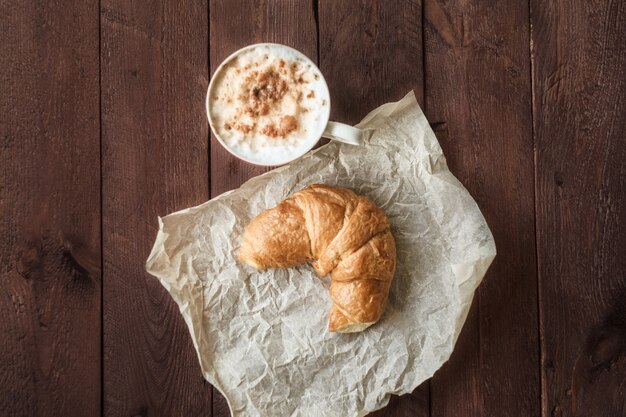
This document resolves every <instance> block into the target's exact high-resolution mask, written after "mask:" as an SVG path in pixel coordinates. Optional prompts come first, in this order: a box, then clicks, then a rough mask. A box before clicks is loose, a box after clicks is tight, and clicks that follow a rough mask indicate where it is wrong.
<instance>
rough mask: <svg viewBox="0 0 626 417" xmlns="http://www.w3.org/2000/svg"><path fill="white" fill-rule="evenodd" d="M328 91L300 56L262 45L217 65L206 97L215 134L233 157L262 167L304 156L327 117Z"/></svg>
mask: <svg viewBox="0 0 626 417" xmlns="http://www.w3.org/2000/svg"><path fill="white" fill-rule="evenodd" d="M329 106H330V103H329V97H328V88H327V87H326V84H325V82H324V80H323V78H322V76H321V74H320V72H319V70H318V69H317V67H315V65H313V64H312V63H311V61H309V60H308V59H307V58H306V57H304V56H303V55H301V54H300V53H299V52H297V51H295V50H292V49H290V48H286V47H284V46H281V45H274V44H262V45H255V46H253V47H250V48H246V49H243V50H241V51H240V52H239V53H237V54H235V55H234V56H233V57H231V58H230V59H229V60H228V61H226V62H225V63H224V64H222V66H221V68H220V70H219V71H218V73H216V74H215V79H214V80H213V81H212V87H211V89H210V91H209V113H210V118H211V124H212V127H213V129H214V130H215V133H216V134H217V135H218V136H219V137H220V139H221V140H222V141H223V142H224V144H225V145H226V147H227V148H229V149H230V150H231V151H232V152H233V153H235V154H237V155H240V156H242V157H244V158H246V159H248V160H250V161H252V162H256V163H263V164H266V165H271V164H282V163H285V162H287V161H289V160H291V159H293V158H295V157H297V156H299V155H301V154H302V153H304V152H306V151H308V149H310V148H311V147H312V146H313V144H314V143H315V142H317V140H318V139H319V137H320V136H321V133H322V131H323V129H324V126H325V124H326V122H327V120H328V115H329V111H330V110H329Z"/></svg>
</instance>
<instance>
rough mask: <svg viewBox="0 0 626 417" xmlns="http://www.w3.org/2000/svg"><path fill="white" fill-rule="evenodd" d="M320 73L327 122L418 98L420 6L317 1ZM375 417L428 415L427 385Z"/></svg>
mask: <svg viewBox="0 0 626 417" xmlns="http://www.w3.org/2000/svg"><path fill="white" fill-rule="evenodd" d="M318 7H319V44H320V49H319V53H320V69H321V70H322V73H323V74H324V77H325V78H326V81H327V82H328V85H329V88H330V96H331V119H333V120H337V121H340V122H345V123H352V124H354V123H357V122H358V121H360V120H361V119H362V118H363V117H364V116H365V115H366V114H367V113H368V112H369V111H370V110H373V109H374V108H375V107H377V106H379V105H381V104H383V103H386V102H389V101H395V100H399V99H401V98H402V97H404V95H405V94H406V93H408V92H409V91H410V90H414V91H415V94H416V95H417V97H418V101H420V102H421V101H422V96H423V63H422V55H423V54H422V26H421V25H422V5H421V2H420V1H413V2H408V1H390V2H375V1H374V2H372V1H358V2H356V1H348V0H341V1H330V0H320V1H319V6H318ZM373 415H375V416H381V417H382V416H398V417H400V416H428V415H429V386H428V382H425V383H424V384H422V385H420V386H419V387H418V388H417V389H416V390H415V391H414V392H413V393H412V394H410V395H404V396H401V397H400V398H393V399H392V400H391V401H390V404H389V406H387V407H386V408H384V409H382V410H380V411H378V412H376V413H374V414H373Z"/></svg>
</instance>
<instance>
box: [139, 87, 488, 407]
mask: <svg viewBox="0 0 626 417" xmlns="http://www.w3.org/2000/svg"><path fill="white" fill-rule="evenodd" d="M357 127H359V128H361V129H365V130H367V131H368V136H369V138H368V140H366V144H365V145H364V146H352V145H345V144H341V143H337V142H331V143H329V144H327V145H325V146H322V147H320V148H319V149H317V150H315V151H312V152H310V153H309V154H307V155H306V156H304V157H303V158H301V159H299V160H297V161H295V162H293V163H291V164H289V165H287V166H283V167H281V168H278V169H275V170H273V171H271V172H268V173H266V174H264V175H261V176H259V177H256V178H253V179H251V180H250V181H248V182H246V183H245V184H244V185H242V186H241V188H239V189H237V190H234V191H231V192H228V193H225V194H222V195H220V196H219V197H216V198H214V199H212V200H210V201H208V202H206V203H204V204H202V205H200V206H197V207H192V208H189V209H185V210H182V211H179V212H176V213H173V214H170V215H168V216H165V217H163V218H161V219H159V225H160V230H159V233H158V236H157V238H156V241H155V243H154V247H153V249H152V253H151V254H150V257H149V259H148V261H147V270H148V272H150V273H151V274H152V275H154V276H156V277H157V278H158V279H159V280H160V281H161V283H162V284H163V286H164V287H165V288H166V289H167V291H168V292H169V293H170V294H171V296H172V298H173V299H174V300H175V301H176V303H178V305H179V307H180V311H181V313H182V315H183V317H184V318H185V321H186V323H187V325H188V326H189V331H190V332H191V337H192V340H193V343H194V346H195V348H196V350H197V352H198V357H199V359H200V365H201V367H202V371H203V374H204V377H205V378H206V379H207V381H209V382H210V383H211V384H213V385H214V386H215V387H217V388H218V389H219V390H220V391H221V392H222V393H223V394H224V396H225V397H226V399H227V401H228V405H229V407H230V410H231V413H232V415H233V416H263V417H268V416H276V417H286V416H316V417H318V416H333V417H335V416H347V417H350V416H363V415H366V414H367V413H369V412H371V411H373V410H376V409H379V408H382V407H384V406H385V405H386V404H387V402H388V401H389V396H390V394H398V395H399V394H404V393H408V392H411V391H413V389H415V388H416V387H417V386H418V385H419V384H420V383H421V382H422V381H424V380H426V379H427V378H429V377H431V376H432V375H433V373H434V372H435V371H436V370H437V369H438V368H439V367H441V365H442V364H443V363H444V362H445V361H446V360H447V359H448V357H449V356H450V354H451V353H452V349H453V347H454V344H455V342H456V340H457V337H458V335H459V332H460V330H461V327H462V325H463V322H464V321H465V318H466V316H467V312H468V309H469V307H470V303H471V301H472V297H473V295H474V290H475V289H476V287H477V286H478V284H479V283H480V281H481V280H482V277H483V276H484V274H485V272H486V270H487V268H488V267H489V264H490V263H491V261H492V260H493V258H494V256H495V254H496V249H495V244H494V241H493V237H492V235H491V232H490V231H489V228H488V227H487V224H486V222H485V219H484V218H483V216H482V214H481V212H480V210H479V209H478V207H477V205H476V203H475V202H474V200H473V199H472V197H471V196H470V195H469V193H468V192H467V190H466V189H465V188H464V187H463V186H462V185H461V183H460V182H459V181H458V180H457V179H456V178H455V177H454V176H453V175H452V174H451V173H450V171H449V170H448V168H447V166H446V161H445V158H444V156H443V153H442V151H441V148H440V146H439V143H438V142H437V139H436V138H435V135H434V133H433V131H432V130H431V128H430V126H429V124H428V121H427V120H426V117H425V116H424V114H423V113H422V111H421V109H420V108H419V106H418V104H417V101H416V99H415V95H414V94H413V92H411V93H409V94H408V95H407V96H406V97H404V98H403V99H402V100H400V101H399V102H396V103H388V104H385V105H382V106H380V107H379V108H377V109H376V110H374V111H372V112H371V113H370V114H368V115H367V116H366V117H365V119H363V121H362V122H361V123H359V124H358V125H357ZM311 183H326V184H331V185H338V186H343V187H349V188H351V189H353V190H354V191H356V192H357V193H360V194H364V195H367V196H369V197H370V198H371V199H372V200H373V201H374V202H375V203H376V204H377V205H378V206H379V207H381V208H383V209H384V210H385V211H386V213H387V215H388V217H389V220H390V222H391V225H392V232H393V235H394V237H395V240H396V245H397V249H398V262H397V264H398V268H397V271H396V275H395V278H394V281H393V284H392V286H391V291H390V295H389V301H388V304H387V309H386V311H385V313H384V315H383V317H382V318H381V320H380V321H379V322H378V323H377V324H376V325H374V326H372V327H370V328H369V329H367V330H366V331H365V332H362V333H356V334H331V333H329V332H328V330H327V326H328V323H327V320H328V311H329V308H330V306H331V303H332V301H331V299H330V295H329V292H328V288H329V281H328V278H326V279H320V278H318V277H317V276H316V275H315V273H314V272H313V269H312V268H311V267H310V266H309V265H303V266H301V267H298V268H292V269H277V270H270V271H263V272H261V271H256V270H254V269H252V268H250V267H247V266H244V265H241V264H239V263H238V262H237V260H236V251H237V249H238V248H239V244H240V241H241V235H242V232H243V229H244V227H245V226H246V225H247V224H248V222H249V221H250V220H251V219H252V218H253V217H254V216H256V215H257V214H259V213H260V212H261V211H263V210H265V209H267V208H270V207H274V206H275V205H277V204H278V203H279V202H280V201H281V200H283V199H284V198H286V197H288V196H290V195H291V194H293V193H294V192H296V191H298V190H300V189H301V188H303V187H305V186H306V185H308V184H311Z"/></svg>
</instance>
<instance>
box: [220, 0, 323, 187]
mask: <svg viewBox="0 0 626 417" xmlns="http://www.w3.org/2000/svg"><path fill="white" fill-rule="evenodd" d="M209 14H210V18H211V23H210V28H211V35H210V37H211V72H213V71H214V70H215V69H216V68H217V67H218V66H219V64H220V63H221V62H222V61H223V60H224V59H225V58H226V57H227V56H228V55H230V54H231V53H233V52H235V51H236V50H237V49H239V48H242V47H244V46H246V45H249V44H253V43H260V42H276V43H281V44H284V45H288V46H291V47H293V48H296V49H298V50H299V51H301V52H303V53H304V54H306V55H307V56H308V57H309V58H311V59H312V60H313V61H314V62H317V30H316V25H315V14H314V7H313V6H312V3H311V1H305V0H295V1H281V0H262V1H247V0H234V1H233V0H210V12H209ZM267 170H268V168H264V167H259V166H255V165H252V164H248V163H245V162H243V161H240V160H239V159H237V158H235V157H233V156H232V155H231V154H230V153H228V152H227V151H226V150H225V149H224V148H223V147H222V146H221V145H220V144H219V143H218V142H217V140H216V139H215V137H212V138H211V196H212V197H215V196H217V195H219V194H221V193H223V192H225V191H229V190H232V189H234V188H237V187H239V186H240V185H241V184H242V183H244V182H245V181H246V180H248V179H250V178H252V177H254V176H256V175H259V174H261V173H263V172H265V171H267Z"/></svg>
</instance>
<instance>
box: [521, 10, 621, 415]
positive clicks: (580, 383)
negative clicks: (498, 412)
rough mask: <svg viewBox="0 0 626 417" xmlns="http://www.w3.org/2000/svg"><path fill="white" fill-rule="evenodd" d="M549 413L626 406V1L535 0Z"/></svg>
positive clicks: (603, 411)
mask: <svg viewBox="0 0 626 417" xmlns="http://www.w3.org/2000/svg"><path fill="white" fill-rule="evenodd" d="M531 22H532V27H533V32H532V41H533V45H534V47H533V62H534V65H533V80H534V89H533V98H534V100H533V104H534V126H535V142H536V155H537V156H536V158H537V166H536V175H537V183H536V195H537V230H538V236H537V238H538V239H537V242H538V254H539V258H538V259H539V278H540V287H539V289H540V300H541V323H540V328H541V335H542V338H541V340H542V343H541V361H542V365H543V366H542V381H543V398H542V412H543V415H544V416H557V417H558V416H623V415H626V260H625V259H626V258H625V257H624V255H625V254H626V253H625V251H626V163H625V162H624V161H626V117H625V116H626V100H625V98H624V97H626V83H625V82H624V80H625V79H626V78H625V77H626V76H625V74H626V42H625V39H626V4H625V3H624V2H623V1H621V2H620V1H599V0H593V1H589V0H587V1H582V0H574V1H559V0H552V1H547V2H546V1H541V2H540V1H536V0H532V1H531Z"/></svg>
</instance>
